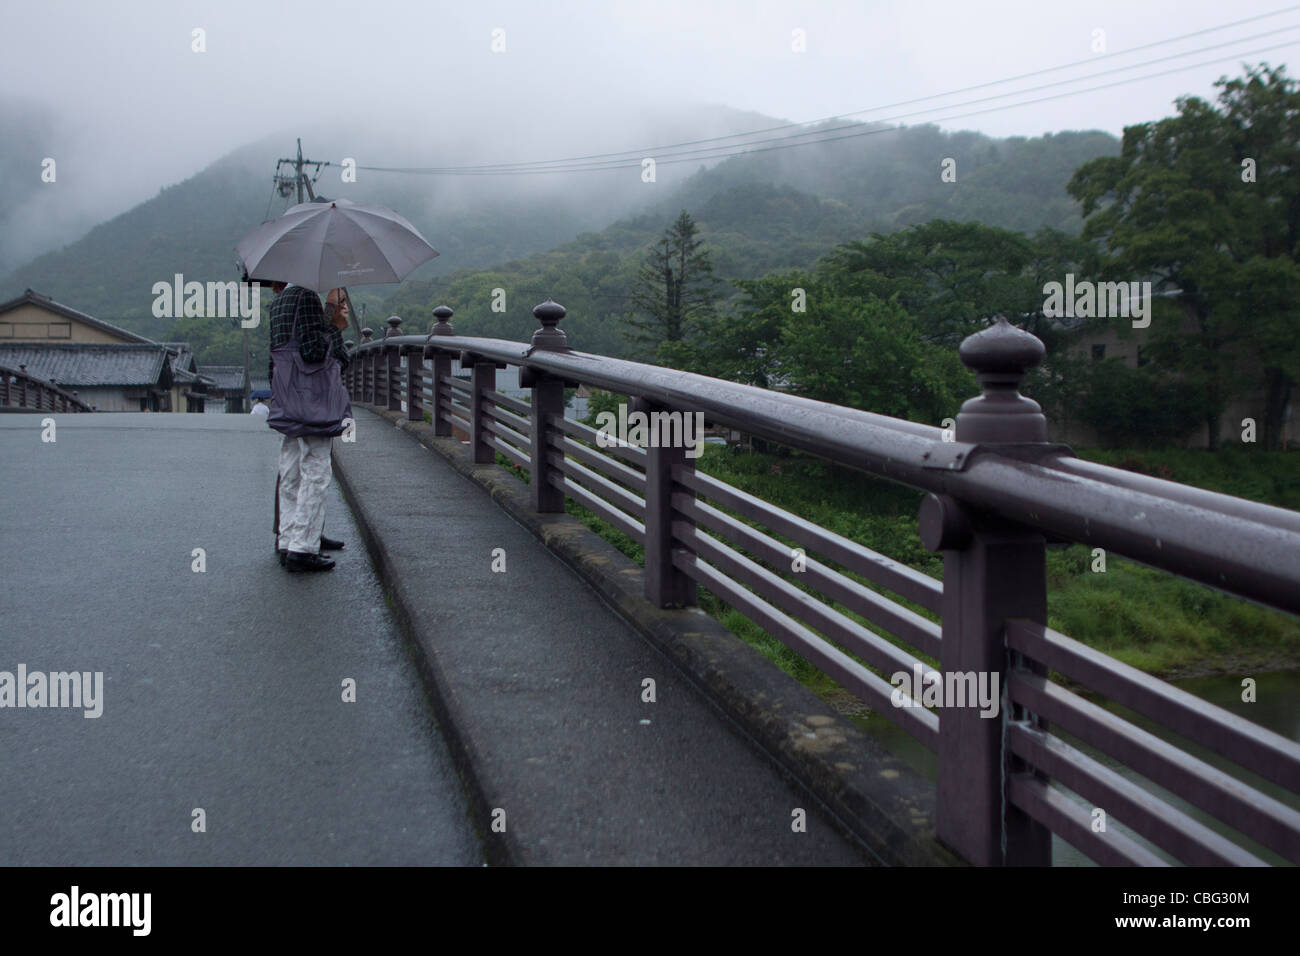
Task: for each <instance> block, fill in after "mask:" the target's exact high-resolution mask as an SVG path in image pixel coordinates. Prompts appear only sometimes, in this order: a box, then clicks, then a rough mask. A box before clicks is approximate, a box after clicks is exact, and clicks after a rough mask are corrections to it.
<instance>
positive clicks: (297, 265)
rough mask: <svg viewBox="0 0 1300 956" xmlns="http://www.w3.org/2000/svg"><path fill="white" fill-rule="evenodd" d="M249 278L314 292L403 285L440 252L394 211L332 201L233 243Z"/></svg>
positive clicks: (294, 211) (308, 205)
mask: <svg viewBox="0 0 1300 956" xmlns="http://www.w3.org/2000/svg"><path fill="white" fill-rule="evenodd" d="M235 251H236V253H238V255H239V259H240V261H241V262H242V263H243V265H244V268H245V270H246V271H247V272H248V275H249V276H250V277H252V278H254V279H261V280H263V281H277V280H278V281H281V282H292V283H293V284H294V285H301V286H306V287H307V288H308V289H313V290H315V291H316V292H326V291H328V290H330V289H336V288H339V287H341V286H350V285H376V284H380V283H385V282H400V281H402V279H404V278H406V276H407V275H409V274H410V273H411V272H412V270H414V269H415V268H416V267H417V266H419V265H422V264H423V263H425V262H428V261H429V260H430V259H432V258H433V257H434V256H436V255H437V254H438V253H437V251H436V250H435V249H434V248H433V247H432V246H430V245H429V243H428V240H426V239H425V238H424V236H422V235H420V233H419V230H417V229H416V228H415V227H414V226H413V225H411V224H410V223H409V222H407V221H406V220H405V219H404V218H403V217H402V216H400V215H398V214H397V213H396V212H394V211H393V210H391V209H387V208H385V207H383V206H370V205H364V204H362V203H355V202H352V201H351V200H350V199H334V200H330V201H327V202H305V203H299V204H298V205H296V206H292V207H290V208H289V209H288V210H286V212H285V213H284V215H283V216H281V217H280V218H278V219H272V220H270V221H269V222H264V223H262V225H260V226H258V227H257V228H256V229H254V230H253V231H252V232H250V233H249V234H248V235H246V236H244V238H242V239H240V240H239V242H238V243H237V244H236V245H235Z"/></svg>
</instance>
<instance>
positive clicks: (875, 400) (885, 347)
mask: <svg viewBox="0 0 1300 956" xmlns="http://www.w3.org/2000/svg"><path fill="white" fill-rule="evenodd" d="M776 358H777V362H778V363H779V368H780V372H781V375H782V376H783V378H784V382H783V385H784V387H785V388H787V389H788V390H789V391H791V392H794V393H795V394H798V395H803V396H806V397H808V398H815V399H819V400H821V401H827V402H834V403H837V404H840V405H849V406H852V407H854V408H861V409H864V410H866V411H871V412H877V413H879V414H882V415H891V416H894V417H897V418H907V419H911V420H912V421H920V422H928V423H930V424H934V425H938V424H940V423H941V422H942V421H943V419H944V418H947V417H952V416H955V415H956V414H957V409H958V407H959V406H960V404H961V402H962V401H963V400H965V399H966V398H969V397H971V396H972V395H975V394H978V392H979V389H978V388H977V387H976V384H975V379H974V377H973V376H972V375H971V374H970V373H969V372H968V371H967V370H966V369H965V368H964V367H962V364H961V362H960V360H959V359H958V356H957V353H956V351H955V350H953V349H950V348H947V347H946V346H940V345H935V344H933V343H930V342H926V341H925V340H924V339H923V338H922V335H921V328H920V325H919V323H918V322H917V320H916V319H915V318H913V317H912V316H911V315H909V314H908V313H907V312H906V311H905V310H904V309H903V308H902V307H901V306H900V305H899V304H898V303H897V302H896V301H890V302H883V301H881V300H880V299H878V298H876V297H875V296H868V297H866V298H860V297H858V296H849V297H837V296H835V295H833V294H831V293H823V291H822V290H820V289H816V288H814V289H811V290H809V295H808V302H807V310H806V311H804V312H792V313H791V314H790V317H789V318H788V319H787V320H786V322H785V323H784V325H783V326H782V330H781V341H780V344H779V346H778V348H777V356H776Z"/></svg>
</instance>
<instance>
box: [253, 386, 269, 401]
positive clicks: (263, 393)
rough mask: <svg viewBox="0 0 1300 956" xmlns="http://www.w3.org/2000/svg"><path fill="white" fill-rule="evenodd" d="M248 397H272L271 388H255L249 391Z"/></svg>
mask: <svg viewBox="0 0 1300 956" xmlns="http://www.w3.org/2000/svg"><path fill="white" fill-rule="evenodd" d="M248 397H249V398H252V399H258V398H270V397H271V390H270V389H269V388H255V389H253V390H252V391H251V392H249V393H248Z"/></svg>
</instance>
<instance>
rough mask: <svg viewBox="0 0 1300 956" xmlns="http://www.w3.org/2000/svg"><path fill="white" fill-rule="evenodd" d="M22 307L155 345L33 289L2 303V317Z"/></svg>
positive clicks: (129, 340) (133, 333)
mask: <svg viewBox="0 0 1300 956" xmlns="http://www.w3.org/2000/svg"><path fill="white" fill-rule="evenodd" d="M20 305H36V306H40V307H41V308H42V309H48V310H49V311H50V312H54V313H56V314H58V315H62V316H64V317H65V318H69V319H76V320H77V321H78V322H84V323H86V325H89V326H91V327H92V328H96V329H99V330H100V331H101V332H107V333H108V334H109V335H116V336H118V337H119V338H123V339H126V341H127V342H139V343H142V344H143V343H149V344H153V340H152V339H146V338H145V337H144V336H143V335H139V334H137V333H135V332H131V331H129V330H127V329H124V328H122V327H121V326H118V325H114V324H113V323H112V322H105V321H104V320H103V319H97V318H95V317H94V316H93V315H87V314H86V313H85V312H78V311H77V310H76V309H73V308H71V307H69V306H66V305H62V304H61V303H58V302H55V301H54V300H53V299H51V298H50V297H49V296H48V295H41V294H40V293H39V292H33V291H32V290H31V289H28V290H27V291H25V292H24V293H23V294H22V295H20V296H19V297H18V298H16V299H10V300H9V301H8V302H4V303H0V315H4V313H6V312H9V311H11V310H13V309H16V308H18V307H19V306H20Z"/></svg>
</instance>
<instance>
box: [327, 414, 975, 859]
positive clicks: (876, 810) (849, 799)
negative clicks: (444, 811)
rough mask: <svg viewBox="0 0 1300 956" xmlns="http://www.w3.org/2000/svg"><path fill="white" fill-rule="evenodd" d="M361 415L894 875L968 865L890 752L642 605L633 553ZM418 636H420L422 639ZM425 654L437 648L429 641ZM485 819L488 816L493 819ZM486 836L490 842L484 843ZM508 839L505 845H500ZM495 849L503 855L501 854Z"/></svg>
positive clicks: (757, 668)
mask: <svg viewBox="0 0 1300 956" xmlns="http://www.w3.org/2000/svg"><path fill="white" fill-rule="evenodd" d="M361 407H364V408H366V409H367V410H369V411H371V412H373V413H375V414H376V415H379V416H381V417H383V418H385V419H387V420H388V421H390V422H392V423H393V424H394V425H395V426H397V427H398V428H401V429H402V430H403V431H406V432H408V433H409V434H411V435H412V436H413V437H414V438H416V439H417V440H418V441H419V442H420V443H421V444H423V445H425V446H426V447H428V448H429V449H430V450H432V451H435V452H437V453H438V454H439V455H441V456H442V457H443V458H445V459H446V460H447V461H448V462H450V463H451V465H452V466H453V467H454V468H455V469H456V470H457V471H458V472H460V473H461V474H462V475H464V476H466V477H467V478H469V479H470V480H471V481H473V482H475V483H476V484H478V485H479V486H480V487H482V488H483V489H484V490H486V491H487V492H488V494H489V495H490V496H491V498H492V499H493V501H495V502H496V503H497V504H498V505H499V506H500V507H501V508H503V509H504V510H505V511H506V512H507V513H508V514H509V515H510V516H511V517H513V518H514V519H515V520H516V521H517V522H519V523H520V524H521V525H523V526H524V527H525V528H527V529H528V530H529V531H531V532H532V533H533V534H534V535H535V536H536V537H537V538H538V539H540V540H541V541H542V542H543V543H544V544H545V545H546V546H547V548H548V549H550V551H551V552H552V553H554V554H555V555H557V556H558V557H559V558H560V559H561V560H563V561H564V562H565V563H566V564H568V565H569V566H570V567H571V568H573V570H574V571H576V572H577V574H578V575H579V576H580V577H581V578H582V579H583V580H584V581H585V582H586V583H587V584H588V585H589V586H590V587H591V588H592V589H593V590H594V591H595V592H596V593H597V594H598V595H600V597H601V598H603V599H604V600H605V601H606V602H607V603H608V604H609V605H610V606H611V607H612V608H614V609H615V610H616V611H617V612H618V614H619V615H620V616H621V617H622V618H623V619H624V620H626V621H627V622H628V623H629V624H630V625H631V626H632V627H633V628H634V629H635V630H636V631H637V632H638V633H640V634H641V635H642V636H643V637H644V638H645V639H646V640H648V641H649V642H650V643H651V645H652V646H654V647H655V648H657V649H658V650H659V651H660V652H661V653H663V654H664V655H665V656H667V657H668V658H669V659H670V660H671V661H672V662H673V663H674V665H675V666H676V667H677V668H678V670H679V671H680V672H681V673H682V674H683V675H684V676H685V677H686V678H687V679H688V680H689V681H690V683H691V684H692V685H693V686H695V687H696V689H697V690H698V691H699V692H700V693H701V694H702V696H703V697H704V698H705V699H706V700H708V701H709V702H710V703H712V704H713V705H714V706H715V707H717V708H718V709H719V710H721V711H722V713H723V714H725V715H726V716H727V717H729V718H730V720H731V722H732V724H733V729H735V730H737V731H738V732H740V733H741V734H742V736H744V737H745V738H746V739H747V740H748V741H749V742H750V744H751V745H753V746H755V747H757V748H758V749H759V750H760V751H762V752H763V753H764V754H766V755H767V756H768V757H769V758H771V759H772V760H774V761H775V762H776V763H777V764H778V766H780V767H781V768H782V769H783V770H784V771H785V772H786V773H787V774H789V775H790V776H791V777H792V778H793V779H795V780H796V781H798V782H799V783H800V784H801V785H802V786H804V787H805V788H806V789H807V790H809V791H810V793H811V794H812V795H813V796H814V797H815V798H817V799H818V801H819V802H821V803H822V805H823V808H824V809H825V810H826V811H827V812H828V813H829V814H830V815H831V816H833V817H834V818H835V819H836V821H837V822H838V823H839V824H840V825H841V826H842V827H843V828H844V829H845V830H846V831H847V832H849V833H851V834H853V835H854V836H855V837H856V838H857V839H858V840H860V841H861V842H862V843H863V845H864V846H865V847H866V848H867V849H868V850H869V851H870V853H871V854H872V855H873V856H874V857H876V858H877V860H878V861H879V862H881V863H883V864H886V865H911V866H918V865H919V866H946V865H961V861H960V860H958V859H957V858H956V857H955V856H953V855H952V854H951V853H950V852H949V851H947V850H946V849H945V848H944V847H942V846H941V845H940V844H939V843H938V842H937V841H936V840H935V837H934V834H935V824H934V798H935V795H934V787H933V785H932V784H931V783H929V782H928V781H927V780H925V779H924V778H923V777H922V776H921V775H920V774H918V773H917V772H916V771H915V770H913V769H912V768H911V767H910V766H908V765H907V764H906V763H904V762H903V761H902V760H900V759H899V758H897V757H895V756H894V755H893V754H891V753H889V752H888V751H887V750H886V749H885V748H884V747H883V746H882V745H881V744H880V743H878V742H877V741H876V740H874V739H873V738H871V737H870V736H868V735H866V734H864V733H863V732H862V731H860V730H859V729H858V728H857V727H856V726H855V725H853V724H852V723H851V722H850V721H849V720H847V719H846V718H844V717H842V716H840V715H839V714H837V713H835V712H834V710H833V709H832V708H831V707H829V706H828V705H827V704H826V703H825V702H824V701H822V700H821V699H820V698H818V697H817V696H816V695H815V694H813V693H812V692H811V691H809V690H807V689H806V688H805V687H803V685H801V684H800V683H799V682H798V681H796V680H795V679H794V678H792V677H790V676H789V675H787V674H786V673H785V672H783V671H781V670H780V669H779V668H777V667H776V666H775V665H773V664H772V663H771V662H770V661H768V660H766V659H765V658H763V657H762V656H761V655H760V654H759V653H758V652H757V651H755V650H753V649H752V648H751V647H749V646H748V645H746V644H745V643H744V642H743V641H741V640H740V639H739V638H737V637H736V636H735V635H733V634H732V633H731V632H730V631H728V630H727V629H726V628H725V627H724V626H723V625H722V624H721V623H720V622H718V621H716V620H714V619H713V618H711V617H709V616H708V615H707V614H705V613H704V612H702V611H699V610H697V609H684V610H664V609H660V608H657V607H655V606H654V605H652V604H651V603H650V602H648V601H647V600H646V599H645V598H644V597H643V577H644V572H643V571H642V569H641V568H640V567H639V566H638V565H637V564H635V563H634V562H632V561H631V560H629V559H628V558H627V557H626V556H625V555H624V554H622V552H620V551H619V550H618V549H616V548H615V547H614V546H613V545H611V544H609V543H608V542H607V541H605V540H604V539H603V538H601V537H600V536H598V535H597V534H595V533H594V532H592V531H591V530H590V529H588V528H587V527H586V526H585V525H584V524H582V522H580V521H579V520H578V519H576V518H574V517H572V516H570V515H567V514H563V515H552V514H547V515H539V514H536V513H535V512H533V511H532V508H531V504H530V502H529V494H528V486H527V485H525V484H524V483H523V482H521V481H519V480H518V479H517V478H515V477H514V475H512V474H510V473H509V472H507V471H505V470H504V469H502V468H499V467H497V466H496V465H477V464H475V463H474V462H473V461H472V459H471V458H470V455H469V452H468V449H467V448H466V447H465V446H463V445H462V444H461V443H460V442H459V441H457V440H455V439H448V438H437V437H435V436H434V434H433V428H432V426H430V425H427V424H425V423H423V422H408V421H407V420H406V418H405V413H402V412H393V411H388V410H386V409H381V408H376V407H372V406H369V405H363V406H361ZM334 471H335V475H336V476H337V477H338V479H339V485H340V487H341V488H342V490H343V492H344V494H345V495H346V497H347V499H348V502H349V504H350V505H351V506H352V508H353V511H354V513H355V515H356V518H357V523H358V525H359V526H360V528H361V533H362V536H363V538H364V539H365V542H366V546H367V549H368V550H369V552H370V554H371V556H372V558H373V560H374V562H375V564H376V567H377V568H378V571H379V574H380V577H381V578H382V579H383V580H384V582H385V585H386V587H388V588H389V589H390V591H391V592H392V594H393V599H394V603H395V605H396V611H397V614H398V617H399V620H400V622H401V624H402V626H403V627H404V628H405V629H407V631H408V633H409V632H410V629H411V620H410V615H409V613H407V611H406V610H405V607H404V605H405V604H406V600H405V598H404V596H403V593H402V591H403V589H402V587H401V584H400V581H399V579H398V577H397V576H396V575H395V574H394V573H393V572H394V570H395V569H394V568H393V567H392V562H391V561H390V560H389V559H388V558H387V557H386V554H385V548H384V543H383V542H382V541H381V540H379V539H378V537H377V536H376V535H375V534H374V532H373V530H372V528H371V525H370V522H369V521H367V520H366V510H367V509H366V503H365V502H364V501H361V500H359V498H358V496H357V495H356V494H355V492H354V489H353V488H352V487H351V486H350V485H349V483H348V479H347V469H346V465H345V464H344V463H343V462H342V460H341V459H340V458H338V457H336V458H335V461H334ZM412 636H413V637H414V636H415V635H412ZM415 643H417V644H418V645H419V646H421V647H422V648H427V645H426V644H425V643H424V642H422V641H419V640H416V642H415ZM419 656H420V657H421V658H423V659H422V660H421V661H419V666H420V669H421V672H422V676H423V677H424V678H425V680H426V681H427V682H428V685H429V686H430V687H431V688H432V689H433V695H432V696H433V697H434V698H435V699H434V706H435V710H436V712H437V715H438V719H439V721H440V723H442V725H443V730H444V732H445V733H446V734H447V736H448V742H449V746H450V747H451V749H452V752H453V756H454V757H455V759H456V761H457V763H458V765H459V766H460V767H461V769H462V773H463V774H464V776H465V777H466V783H467V790H468V792H469V795H470V799H471V800H472V801H473V802H474V803H475V804H476V805H477V806H478V807H479V808H480V809H485V808H489V807H491V803H490V802H488V799H487V794H485V793H484V792H483V786H482V783H481V781H479V780H478V778H477V775H476V773H475V767H476V764H477V761H476V752H477V747H476V744H475V742H474V741H473V740H470V739H466V735H465V734H462V733H461V732H460V730H459V727H460V726H461V723H460V722H458V720H457V706H456V701H455V696H454V694H453V693H451V692H450V683H449V682H448V681H447V680H445V679H444V677H443V676H442V675H441V673H440V670H439V665H438V662H437V661H436V660H434V659H432V658H433V657H434V655H433V654H431V653H429V652H428V651H427V650H426V652H425V653H424V654H421V655H419ZM486 816H487V814H486V813H484V814H483V816H481V817H480V819H485V818H486ZM485 836H486V835H485ZM502 836H504V837H505V839H504V841H502V839H501V837H502ZM492 837H493V838H492V839H485V840H484V844H485V846H486V847H488V848H489V854H490V859H492V858H493V857H495V859H492V861H493V862H518V861H520V860H521V859H522V855H521V853H520V848H519V847H516V846H514V845H513V843H512V841H511V836H510V835H500V834H493V835H492ZM494 851H495V852H494Z"/></svg>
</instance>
